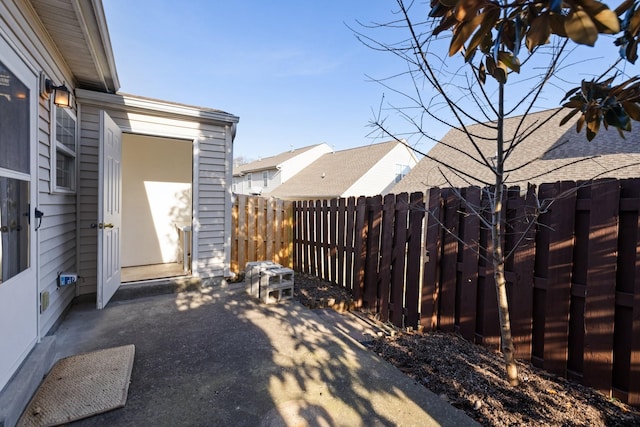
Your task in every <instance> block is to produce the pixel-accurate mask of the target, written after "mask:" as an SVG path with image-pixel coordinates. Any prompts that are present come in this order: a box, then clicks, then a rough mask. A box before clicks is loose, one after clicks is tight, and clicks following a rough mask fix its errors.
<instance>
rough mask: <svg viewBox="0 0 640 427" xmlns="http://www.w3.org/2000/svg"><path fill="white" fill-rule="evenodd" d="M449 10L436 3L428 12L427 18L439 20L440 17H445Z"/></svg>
mask: <svg viewBox="0 0 640 427" xmlns="http://www.w3.org/2000/svg"><path fill="white" fill-rule="evenodd" d="M450 10H451V8H449V7H446V6H443V5H441V4H440V3H437V4H436V5H435V6H433V7H432V8H431V10H430V11H429V18H440V17H442V16H445V15H446V14H447V12H449V11H450Z"/></svg>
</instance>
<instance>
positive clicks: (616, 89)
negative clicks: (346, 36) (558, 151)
mask: <svg viewBox="0 0 640 427" xmlns="http://www.w3.org/2000/svg"><path fill="white" fill-rule="evenodd" d="M395 13H396V16H397V19H396V20H395V21H392V22H387V23H384V24H375V25H363V27H364V28H365V30H363V31H358V32H357V35H358V37H359V39H360V40H361V41H362V42H363V43H365V44H366V45H367V46H369V47H371V48H373V49H376V50H380V51H382V52H385V53H388V54H392V55H394V56H396V57H397V58H398V59H399V60H400V61H402V62H403V63H404V64H406V69H405V70H404V72H401V73H398V74H397V75H395V76H391V77H389V78H385V79H377V80H376V81H378V82H379V83H381V84H382V85H383V86H385V88H387V89H388V90H389V91H391V92H392V93H394V94H395V95H400V99H402V100H403V101H402V102H403V104H402V105H388V106H387V105H384V111H386V110H387V109H390V110H393V111H394V112H395V113H397V114H399V115H400V116H401V117H403V118H404V119H406V120H407V121H408V123H409V124H410V125H411V127H412V130H411V132H412V133H415V134H417V135H418V136H419V137H420V138H423V139H424V138H426V139H427V140H431V141H433V142H437V138H435V137H433V136H432V133H431V129H432V127H433V126H432V124H434V123H435V124H440V125H446V126H448V127H449V128H453V129H457V130H458V131H459V132H461V133H463V134H464V135H465V139H466V140H467V145H468V146H469V147H471V148H470V149H469V150H462V149H460V148H459V147H456V146H453V145H451V146H448V148H450V149H451V150H455V151H457V152H458V153H459V154H460V155H461V156H464V157H466V158H469V159H472V160H473V163H474V164H475V165H476V167H475V168H474V169H473V170H469V169H463V168H460V167H458V166H457V165H455V164H450V162H448V159H446V158H439V157H437V156H430V155H429V154H428V153H421V154H423V155H424V156H426V157H427V158H429V159H431V160H433V161H434V162H436V163H437V164H439V165H440V166H439V167H440V168H441V169H442V170H445V169H446V170H448V171H449V176H450V174H453V175H454V176H456V177H457V178H459V180H462V181H464V182H468V183H469V184H472V183H473V184H478V183H480V184H482V185H484V186H486V188H487V190H485V191H488V192H490V210H491V212H490V216H489V218H487V219H485V218H484V217H482V214H481V213H480V207H477V210H476V211H475V212H476V214H477V215H479V216H480V217H481V221H484V223H485V224H486V226H487V227H489V228H490V230H491V252H490V253H489V254H488V255H487V256H488V258H489V259H490V261H491V263H492V264H493V275H494V279H495V286H496V294H497V304H498V308H499V320H500V332H501V350H502V353H503V355H504V361H505V366H506V374H507V379H508V381H509V383H510V384H511V385H517V384H518V374H517V368H516V363H515V358H514V346H513V339H512V336H511V325H510V321H509V303H508V299H507V290H506V284H507V283H506V279H505V261H506V259H507V257H508V255H509V254H505V253H503V249H502V248H503V246H502V242H504V237H505V230H504V221H503V220H504V216H505V212H504V210H503V205H502V203H503V200H504V198H505V194H504V189H505V184H506V183H508V176H509V174H510V173H512V172H514V171H515V170H516V169H518V168H522V167H524V166H526V165H510V164H509V163H508V161H509V158H510V157H511V156H512V155H513V153H514V151H515V150H516V149H518V148H519V147H520V146H521V145H522V144H523V143H524V142H525V141H526V140H528V139H530V138H532V137H533V136H535V134H536V132H538V131H539V130H540V129H541V128H542V127H543V126H545V125H548V122H549V121H550V120H552V119H553V118H554V117H556V116H557V115H558V114H564V118H563V119H562V120H561V124H565V123H567V122H568V121H569V120H572V119H573V120H576V130H577V131H578V132H581V131H582V129H586V138H587V139H588V140H589V141H590V140H592V139H593V138H594V137H595V136H596V135H597V133H598V131H599V129H600V126H601V125H603V126H605V127H607V128H608V127H610V126H611V127H615V128H617V129H618V131H619V132H620V134H621V136H622V135H623V132H624V131H630V130H631V120H640V107H639V106H638V102H640V78H639V77H631V78H628V77H624V72H621V69H620V64H621V63H625V62H624V60H626V61H627V62H629V63H634V62H635V60H636V58H637V45H638V32H639V30H640V10H639V8H638V4H637V3H635V2H634V1H632V0H626V1H624V2H623V3H622V4H620V5H619V6H618V7H617V8H616V9H615V10H612V9H610V8H609V7H608V6H607V5H605V4H604V3H601V2H599V1H597V0H533V1H525V0H431V4H430V7H429V5H425V4H423V3H422V2H419V3H418V2H415V3H414V2H413V1H409V2H405V1H404V0H397V11H396V12H395ZM374 32H376V34H377V35H372V33H374ZM390 34H393V35H397V34H399V35H400V37H399V38H398V39H397V40H391V41H385V40H388V39H389V35H390ZM603 34H604V35H611V36H607V37H601V38H603V39H605V41H606V39H607V38H608V39H609V40H608V41H609V43H611V45H613V43H615V44H616V45H617V46H619V53H620V58H619V59H618V60H617V61H616V60H614V61H613V64H612V65H611V67H610V68H608V69H603V70H601V71H600V72H599V73H592V74H591V76H590V77H591V79H583V80H582V81H581V82H576V78H575V76H576V75H577V74H578V73H577V72H576V71H575V70H576V66H575V65H576V64H583V62H579V60H577V59H576V60H572V59H569V58H571V55H575V51H576V47H577V46H578V45H586V46H594V45H595V44H596V42H597V41H598V38H599V36H600V35H603ZM614 35H615V36H614ZM614 50H615V49H614V48H611V49H610V51H614ZM569 61H574V62H569ZM575 61H577V62H575ZM572 66H573V67H572ZM583 75H584V74H583ZM567 76H569V77H567ZM571 80H573V81H574V85H577V87H575V88H574V89H571V90H569V91H568V92H566V87H567V86H569V84H570V83H569V82H570V81H571ZM617 81H619V83H617V84H614V83H615V82H617ZM398 82H400V83H398ZM407 82H408V83H407ZM403 84H404V86H403ZM562 88H564V89H562ZM565 93H566V95H565ZM563 95H564V98H562V96H563ZM547 98H553V99H556V100H560V99H561V101H560V102H561V103H563V104H562V106H563V107H565V109H558V110H556V111H555V112H553V113H552V114H549V115H545V116H544V117H543V118H542V119H538V120H534V121H531V120H527V117H528V116H529V115H530V113H532V112H535V111H537V110H538V109H540V108H541V106H542V105H543V104H544V102H546V101H547ZM556 102H557V101H556ZM567 109H568V110H569V111H568V113H567ZM382 113H383V108H382V107H381V110H380V111H379V112H378V114H377V115H376V117H375V119H374V120H373V125H374V126H375V128H376V129H377V130H378V131H380V132H382V133H383V134H384V135H385V136H389V137H392V138H395V139H397V140H398V141H402V142H404V137H406V133H404V134H402V135H398V134H396V133H394V131H393V129H390V127H389V126H388V125H387V122H386V120H385V117H383V114H382ZM516 115H517V116H518V119H517V125H516V127H515V131H512V132H509V133H507V132H506V131H505V120H506V119H507V118H509V117H512V116H516ZM471 125H475V126H471ZM478 129H480V130H478ZM488 141H490V142H491V143H492V146H493V147H494V148H495V151H493V150H492V151H491V152H490V153H489V152H487V150H486V148H483V147H486V145H487V142H488ZM533 160H535V159H531V161H533ZM478 171H483V172H484V173H478ZM487 171H488V172H489V173H488V174H487V173H486V172H487ZM487 175H488V176H489V177H491V178H492V179H487V178H486V177H487ZM443 176H446V175H445V174H443ZM452 187H453V185H452ZM460 197H461V196H460ZM544 208H545V206H542V205H541V206H540V209H539V210H538V212H537V213H536V214H534V215H539V213H540V212H541V211H542V210H543V209H544ZM473 209H475V208H473V207H472V210H473ZM532 219H535V218H532ZM531 223H533V221H531Z"/></svg>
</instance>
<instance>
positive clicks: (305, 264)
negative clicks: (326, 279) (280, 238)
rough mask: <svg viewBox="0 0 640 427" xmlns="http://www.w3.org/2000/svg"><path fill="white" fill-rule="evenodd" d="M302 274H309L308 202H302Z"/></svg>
mask: <svg viewBox="0 0 640 427" xmlns="http://www.w3.org/2000/svg"><path fill="white" fill-rule="evenodd" d="M301 222H302V224H301V225H302V241H303V245H304V246H303V248H302V272H303V273H306V274H310V273H311V267H310V257H309V251H310V250H311V245H310V244H309V240H310V237H309V202H308V201H307V200H305V201H304V202H302V221H301Z"/></svg>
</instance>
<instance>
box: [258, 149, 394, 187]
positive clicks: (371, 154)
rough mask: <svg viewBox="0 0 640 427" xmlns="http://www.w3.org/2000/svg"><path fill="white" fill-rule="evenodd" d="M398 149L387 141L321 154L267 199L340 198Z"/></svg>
mask: <svg viewBox="0 0 640 427" xmlns="http://www.w3.org/2000/svg"><path fill="white" fill-rule="evenodd" d="M398 145H400V143H399V142H396V141H390V142H383V143H379V144H371V145H367V146H365V147H358V148H351V149H348V150H342V151H336V152H334V153H328V154H324V155H323V156H322V157H320V158H319V159H318V160H316V161H315V162H313V163H311V164H310V165H309V166H307V167H306V168H304V169H303V170H302V171H300V172H298V173H297V174H296V175H294V176H293V177H291V178H290V179H289V180H288V181H287V182H285V183H283V184H282V185H280V186H278V187H277V188H276V189H274V190H273V191H272V192H271V193H269V194H268V196H270V197H276V198H282V199H292V198H295V199H311V198H318V199H328V198H334V197H340V196H341V195H342V194H343V193H344V192H345V191H347V190H348V189H349V188H350V187H351V186H352V185H353V184H354V183H355V182H356V181H357V180H358V179H359V178H361V177H362V175H364V173H365V172H367V171H368V170H369V169H371V168H372V167H373V166H374V165H375V164H376V163H377V162H378V161H380V160H381V159H382V158H383V157H384V156H385V155H386V154H387V153H389V152H390V151H391V150H392V149H393V148H395V147H397V146H398Z"/></svg>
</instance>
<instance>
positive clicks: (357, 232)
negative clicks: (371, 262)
mask: <svg viewBox="0 0 640 427" xmlns="http://www.w3.org/2000/svg"><path fill="white" fill-rule="evenodd" d="M355 216H356V217H355V226H354V239H353V247H354V253H353V258H354V259H353V292H352V293H353V298H354V300H355V302H356V305H357V306H358V307H362V295H363V292H364V271H365V265H366V258H367V245H366V241H367V233H368V231H369V230H368V226H369V224H368V222H367V220H366V217H367V200H366V198H365V197H359V198H358V201H357V202H356V212H355Z"/></svg>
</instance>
